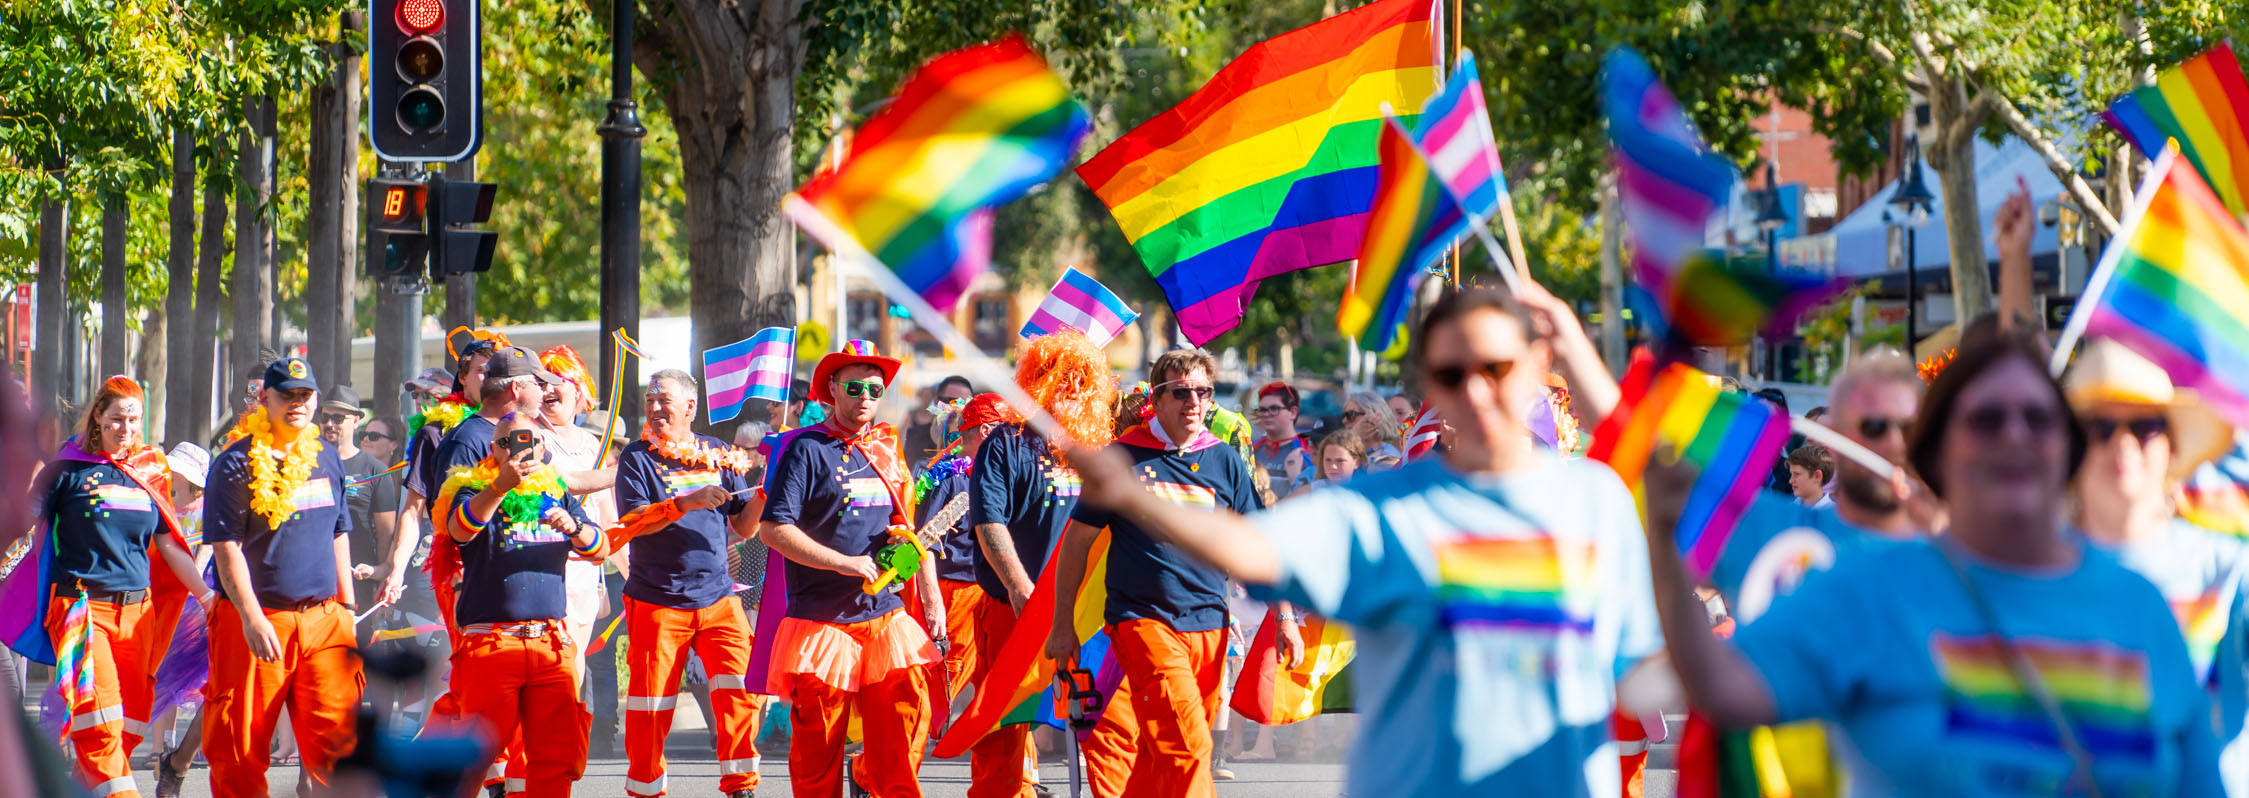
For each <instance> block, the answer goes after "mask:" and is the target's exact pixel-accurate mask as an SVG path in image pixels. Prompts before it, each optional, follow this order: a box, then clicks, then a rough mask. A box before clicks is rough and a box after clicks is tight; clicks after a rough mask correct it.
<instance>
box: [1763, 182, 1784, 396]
mask: <svg viewBox="0 0 2249 798" xmlns="http://www.w3.org/2000/svg"><path fill="white" fill-rule="evenodd" d="M1787 224H1788V214H1787V213H1786V212H1784V211H1782V210H1781V207H1780V181H1779V179H1778V178H1777V177H1776V176H1775V172H1774V170H1773V162H1772V161H1766V162H1765V190H1764V191H1762V192H1759V196H1758V197H1757V229H1758V230H1759V231H1760V232H1763V233H1764V234H1765V271H1767V272H1778V271H1780V229H1781V228H1782V227H1784V226H1786V225H1787ZM1755 340H1756V341H1757V343H1758V344H1759V351H1760V352H1761V353H1763V355H1764V356H1763V357H1760V358H1759V362H1758V366H1759V369H1758V376H1760V377H1766V378H1770V377H1771V376H1772V372H1773V361H1774V360H1776V359H1777V358H1775V357H1772V356H1771V352H1769V351H1767V350H1766V349H1765V346H1764V344H1765V343H1766V341H1765V334H1764V333H1763V332H1762V331H1760V332H1758V333H1756V339H1755Z"/></svg>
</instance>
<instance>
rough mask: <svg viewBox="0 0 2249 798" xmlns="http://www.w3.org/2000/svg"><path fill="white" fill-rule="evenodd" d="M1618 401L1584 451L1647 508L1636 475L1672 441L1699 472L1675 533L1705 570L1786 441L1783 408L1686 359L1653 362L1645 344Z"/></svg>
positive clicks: (1699, 569)
mask: <svg viewBox="0 0 2249 798" xmlns="http://www.w3.org/2000/svg"><path fill="white" fill-rule="evenodd" d="M1623 396H1624V398H1623V400H1622V401H1620V402H1618V403H1617V409H1616V411H1615V412H1613V413H1610V414H1609V417H1608V418H1607V419H1606V420H1604V421H1602V422H1601V427H1600V429H1598V430H1596V431H1595V432H1594V433H1593V447H1592V448H1591V449H1589V450H1587V451H1586V456H1587V457H1590V458H1592V459H1594V460H1599V461H1601V462H1604V463H1607V464H1609V467H1610V468H1612V469H1615V470H1616V475H1617V476H1618V477H1621V478H1623V480H1624V484H1625V485H1626V486H1628V487H1630V488H1631V489H1632V497H1633V499H1634V500H1635V502H1636V503H1638V504H1639V505H1640V506H1641V509H1642V510H1643V511H1645V509H1646V506H1647V500H1646V497H1645V496H1643V495H1642V493H1641V482H1640V475H1641V474H1642V473H1643V472H1644V471H1646V469H1647V466H1648V458H1649V457H1650V456H1651V455H1653V454H1654V453H1655V447H1656V444H1658V443H1665V444H1670V446H1671V448H1672V450H1673V451H1675V452H1677V453H1678V455H1679V457H1680V458H1681V459H1683V460H1686V461H1688V462H1692V463H1694V464H1695V465H1696V466H1697V467H1698V468H1700V469H1701V471H1702V474H1701V476H1700V477H1698V478H1697V479H1696V480H1695V486H1694V490H1693V492H1692V493H1691V494H1690V495H1689V496H1688V498H1687V506H1686V508H1685V510H1684V511H1683V512H1682V513H1681V514H1680V516H1679V528H1678V530H1677V531H1676V538H1677V540H1678V542H1679V550H1680V552H1681V553H1682V554H1684V555H1686V558H1687V564H1688V565H1690V566H1692V567H1693V568H1694V570H1695V573H1696V574H1698V575H1701V574H1708V573H1710V566H1711V565H1712V564H1714V563H1716V562H1717V561H1718V554H1719V553H1720V552H1721V551H1724V549H1725V543H1726V539H1727V538H1728V537H1730V536H1731V535H1732V534H1733V529H1734V524H1735V522H1737V521H1740V520H1741V514H1742V511H1743V510H1746V509H1748V507H1749V503H1750V501H1752V500H1754V499H1755V498H1756V497H1757V491H1758V490H1760V489H1761V488H1762V487H1763V485H1764V484H1765V476H1766V475H1767V474H1770V473H1772V470H1773V462H1774V461H1776V460H1779V459H1780V455H1781V451H1780V450H1781V447H1782V446H1784V445H1785V444H1786V443H1787V442H1788V415H1787V414H1786V413H1783V412H1781V410H1780V408H1778V407H1775V406H1773V405H1772V404H1771V403H1770V402H1766V401H1764V400H1762V399H1758V398H1756V397H1754V396H1749V395H1747V394H1737V393H1728V392H1726V391H1723V390H1720V389H1719V388H1718V384H1717V380H1716V378H1713V377H1711V376H1710V375H1708V374H1704V373H1702V372H1701V371H1697V370H1695V368H1694V367H1692V366H1688V365H1686V364H1684V363H1671V364H1668V365H1665V366H1662V367H1661V368H1660V369H1659V368H1658V367H1657V365H1656V360H1655V358H1654V356H1652V355H1650V354H1649V353H1648V351H1647V350H1645V349H1643V350H1640V351H1639V352H1637V353H1635V354H1634V355H1633V359H1632V366H1631V368H1630V369H1628V370H1627V371H1626V372H1625V374H1624V384H1623Z"/></svg>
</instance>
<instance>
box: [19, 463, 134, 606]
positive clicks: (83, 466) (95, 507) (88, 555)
mask: <svg viewBox="0 0 2249 798" xmlns="http://www.w3.org/2000/svg"><path fill="white" fill-rule="evenodd" d="M50 473H51V474H52V475H53V477H54V480H55V481H54V484H53V485H52V486H51V487H49V488H48V490H47V492H46V493H45V494H43V495H41V496H40V497H39V500H40V504H39V508H40V514H41V515H42V517H47V518H52V519H54V536H55V542H54V546H55V565H54V568H55V570H54V575H53V582H54V584H58V585H62V584H70V583H72V582H77V583H78V584H81V585H84V586H85V588H86V589H87V590H105V591H116V590H141V589H144V588H147V587H148V543H149V540H150V539H151V538H152V537H154V536H155V535H156V530H157V529H159V528H160V527H162V526H163V524H164V519H163V517H162V516H160V515H158V514H157V512H156V503H155V500H154V498H153V497H151V496H149V495H148V491H145V490H142V489H141V486H140V483H138V482H134V481H133V478H132V477H131V476H129V475H127V474H126V473H125V471H124V469H121V468H118V467H117V466H115V465H112V464H109V463H87V462H82V461H71V460H65V461H57V462H56V463H55V464H54V465H53V467H52V470H51V472H50Z"/></svg>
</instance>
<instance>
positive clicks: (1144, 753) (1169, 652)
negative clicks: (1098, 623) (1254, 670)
mask: <svg viewBox="0 0 2249 798" xmlns="http://www.w3.org/2000/svg"><path fill="white" fill-rule="evenodd" d="M1109 641H1110V645H1111V646H1112V648H1111V649H1110V650H1111V651H1112V652H1114V653H1115V655H1116V657H1117V665H1118V666H1119V667H1121V668H1123V669H1124V682H1123V683H1121V684H1119V685H1117V692H1116V694H1115V695H1112V696H1110V698H1109V703H1108V705H1107V707H1106V708H1105V709H1104V710H1102V716H1101V723H1100V724H1099V725H1097V726H1095V727H1094V730H1093V735H1092V738H1091V739H1088V740H1087V741H1086V743H1085V751H1086V767H1087V769H1088V771H1089V772H1090V773H1091V774H1092V778H1091V781H1092V782H1093V786H1094V793H1095V794H1097V795H1101V796H1105V797H1107V796H1113V797H1114V798H1143V796H1146V798H1210V796H1211V795H1213V794H1214V792H1213V787H1212V782H1211V774H1210V753H1211V741H1210V724H1211V723H1212V722H1213V721H1216V720H1217V719H1218V711H1219V710H1220V709H1221V708H1222V706H1221V704H1220V702H1219V700H1218V688H1219V686H1220V685H1221V684H1222V683H1223V682H1224V680H1225V676H1226V630H1224V629H1212V630H1209V631H1205V632H1181V631H1176V630H1174V629H1172V628H1171V627H1170V626H1167V625H1165V624H1164V623H1163V622H1161V621H1152V620H1146V619H1141V620H1132V621H1126V622H1124V623H1120V624H1115V625H1112V626H1110V627H1109Z"/></svg>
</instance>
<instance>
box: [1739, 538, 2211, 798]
mask: <svg viewBox="0 0 2249 798" xmlns="http://www.w3.org/2000/svg"><path fill="white" fill-rule="evenodd" d="M1938 545H1940V544H1937V543H1932V542H1928V541H1912V542H1901V543H1896V544H1892V545H1888V546H1882V547H1877V548H1870V549H1867V550H1864V551H1861V552H1859V553H1857V554H1855V555H1853V556H1851V557H1847V558H1845V559H1843V560H1841V561H1839V562H1837V563H1836V565H1835V567H1834V568H1833V569H1831V570H1828V571H1825V572H1821V573H1816V574H1813V575H1812V576H1811V577H1809V578H1807V579H1805V580H1804V584H1803V585H1802V586H1801V587H1799V588H1798V589H1797V591H1796V592H1795V593H1794V594H1792V595H1790V596H1789V598H1788V600H1787V601H1782V602H1779V603H1777V604H1774V605H1773V608H1772V609H1771V611H1769V612H1767V613H1766V614H1765V615H1764V616H1763V617H1760V618H1758V619H1757V620H1756V621H1753V622H1751V623H1749V624H1748V625H1747V626H1745V627H1742V628H1741V630H1740V631H1738V632H1736V633H1735V636H1734V644H1735V645H1737V646H1739V647H1740V649H1741V652H1742V654H1743V655H1744V656H1745V657H1747V659H1748V660H1749V662H1750V663H1751V664H1752V665H1753V666H1754V667H1755V668H1756V669H1757V670H1758V671H1759V672H1761V673H1762V674H1763V675H1764V679H1765V683H1766V684H1767V686H1769V687H1770V688H1771V690H1772V695H1773V704H1774V707H1775V709H1776V710H1777V713H1778V716H1779V719H1780V720H1781V721H1783V722H1788V721H1796V720H1804V719H1810V718H1820V719H1826V720H1830V721H1833V722H1834V723H1835V724H1836V725H1837V726H1838V727H1840V728H1841V729H1842V730H1843V732H1844V733H1845V734H1847V735H1848V736H1849V737H1850V740H1851V743H1852V746H1853V748H1854V749H1855V750H1856V751H1857V753H1858V755H1859V757H1860V758H1861V759H1862V760H1863V761H1864V762H1865V763H1866V764H1867V765H1868V772H1866V773H1863V774H1857V775H1858V777H1859V778H1858V780H1859V782H1860V783H1861V784H1863V785H1865V786H1866V787H1867V789H1866V790H1865V791H1866V792H1871V793H1873V794H1878V795H1880V794H1895V795H1957V796H2000V795H2054V794H2059V793H2061V792H2062V791H2063V788H2064V786H2065V785H2066V783H2067V782H2068V781H2069V779H2070V774H2071V771H2072V763H2071V761H2070V758H2069V755H2068V754H2066V753H2064V751H2063V749H2062V747H2061V745H2060V744H2059V742H2058V740H2059V737H2058V735H2057V733H2056V732H2055V730H2054V728H2053V726H2052V725H2051V724H2050V723H2049V722H2048V720H2047V717H2046V715H2045V713H2044V712H2042V711H2041V709H2040V708H2039V705H2038V703H2037V701H2035V700H2034V699H2033V698H2032V694H2031V693H2030V692H2029V691H2028V690H2026V689H2024V688H2023V687H2022V686H2021V685H2020V683H2019V682H2018V681H2017V680H2016V678H2015V676H2014V672H2013V670H2012V669H2011V668H2010V667H2009V665H2008V657H2007V656H2006V655H2005V653H2004V649H2003V648H2002V647H2001V646H2000V645H1999V644H1997V643H1996V642H1994V638H1992V637H1991V632H1992V629H1991V626H1990V625H1989V624H1987V623H1986V622H1985V621H1984V620H1983V615H1982V614H1981V613H1980V612H1979V611H1978V610H1977V609H1976V605H1975V604H1974V600H1973V599H1972V598H1971V596H1970V594H1969V593H1968V592H1967V590H1966V589H1964V588H1963V587H1962V585H1961V582H1960V578H1959V576H1958V575H1957V574H1956V573H1955V572H1954V571H1953V568H1952V566H1951V565H1949V564H1948V563H1946V561H1945V556H1944V554H1943V553H1942V552H1940V551H1939V550H1938V549H1937V546H1938ZM2079 551H2080V552H2082V555H2081V561H2080V562H2079V563H2078V564H2077V565H2076V566H2074V567H2071V568H2069V569H2068V570H2067V571H2063V572H2057V573H2046V574H2026V573H2020V572H2015V571H2007V570H2001V569H1999V568H1994V567H1990V566H1987V565H1984V564H1982V563H1978V562H1975V561H1973V560H1972V558H1970V557H1969V556H1968V555H1967V554H1965V553H1960V554H1959V558H1960V559H1961V561H1962V562H1961V567H1962V568H1964V569H1965V570H1966V572H1967V574H1968V575H1969V578H1970V579H1971V580H1973V582H1974V584H1975V585H1976V590H1977V592H1978V593H1980V594H1981V595H1982V596H1983V597H1984V599H1985V600H1986V601H1987V602H1988V603H1989V606H1990V607H1991V608H1992V612H1994V613H1995V614H1996V615H1997V616H1998V617H1999V619H2000V620H1999V623H2001V624H2003V625H2004V629H2003V630H2002V631H2003V632H2004V633H2005V634H2006V635H2007V636H2008V638H2009V639H2010V640H2012V641H2013V642H2014V644H2015V646H2017V647H2018V648H2019V649H2021V650H2022V651H2023V652H2024V653H2025V655H2026V656H2027V657H2028V658H2029V659H2031V660H2032V661H2033V662H2034V663H2036V665H2035V667H2037V669H2038V670H2039V672H2040V673H2041V674H2042V677H2043V678H2042V681H2043V682H2044V684H2045V685H2046V687H2047V688H2048V690H2049V691H2050V692H2051V693H2052V694H2053V695H2054V697H2055V698H2056V700H2058V701H2059V702H2060V703H2061V705H2062V708H2063V713H2064V715H2066V716H2067V717H2068V718H2069V719H2070V721H2071V725H2072V726H2073V727H2074V728H2075V729H2076V732H2077V737H2078V738H2079V739H2080V740H2082V741H2083V742H2084V744H2085V747H2086V749H2087V750H2088V752H2089V753H2090V755H2091V756H2092V758H2093V760H2094V763H2093V767H2094V771H2095V778H2097V779H2098V780H2099V781H2100V782H2101V791H2102V794H2104V795H2107V796H2140V795H2147V796H2159V795H2163V796H2167V795H2217V794H2218V793H2219V790H2220V787H2219V786H2218V769H2217V761H2218V749H2217V744H2216V740H2215V737H2214V735H2213V734H2212V731H2211V715H2210V709H2209V702H2208V699H2207V697H2206V696H2205V695H2204V694H2203V691H2202V689H2201V688H2200V686H2199V685H2197V684H2196V683H2195V679H2194V671H2193V663H2192V661H2191V660H2190V658H2189V657H2188V655H2187V649H2186V646H2185V644H2184V643H2182V642H2181V641H2180V638H2179V632H2178V625H2177V623H2176V622H2175V621H2174V620H2173V619H2172V617H2171V608H2170V606H2169V605H2168V604H2166V603H2164V601H2163V597H2162V595H2160V594H2158V593H2157V592H2156V591H2155V588H2154V587H2152V586H2151V585H2149V584H2148V582H2147V580H2146V579H2143V578H2141V577H2140V576H2139V575H2138V574H2134V573H2132V572H2131V571H2129V570H2127V569H2125V568H2124V567H2123V566H2122V565H2120V564H2118V563H2117V562H2116V560H2115V559H2113V558H2111V557H2109V556H2108V555H2107V554H2105V553H2102V552H2100V551H2098V550H2096V549H2093V548H2092V547H2090V546H2086V545H2084V544H2082V543H2080V544H2079ZM2080 789H2081V788H2080Z"/></svg>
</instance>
